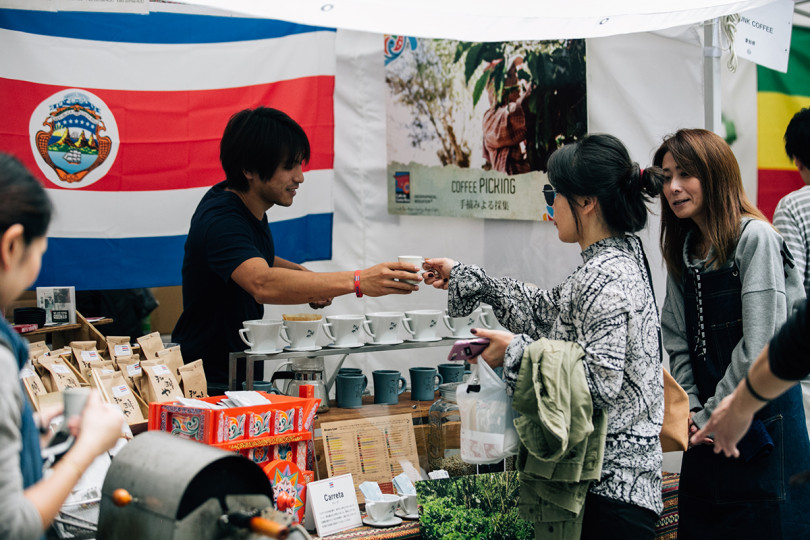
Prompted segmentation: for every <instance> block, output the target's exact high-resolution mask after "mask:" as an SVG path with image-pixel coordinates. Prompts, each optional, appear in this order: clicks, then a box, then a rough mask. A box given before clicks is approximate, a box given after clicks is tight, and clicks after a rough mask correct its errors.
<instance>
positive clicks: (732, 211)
mask: <svg viewBox="0 0 810 540" xmlns="http://www.w3.org/2000/svg"><path fill="white" fill-rule="evenodd" d="M653 162H654V164H655V165H657V166H660V167H661V168H662V169H663V170H664V173H665V174H666V176H667V180H666V182H665V183H664V189H663V197H662V200H661V203H662V215H661V249H662V251H663V254H664V260H665V261H666V264H667V269H668V271H669V277H668V280H667V294H666V299H665V301H664V307H663V312H662V315H661V328H662V332H663V340H664V347H665V348H666V349H667V352H668V353H669V359H670V366H671V371H672V375H673V376H674V377H675V379H676V380H677V381H678V382H679V383H680V384H681V386H683V388H684V389H685V390H686V392H687V393H688V394H689V403H690V409H691V410H692V413H691V419H690V423H689V430H690V435H692V434H694V433H695V432H696V431H697V430H698V428H700V427H701V426H703V425H704V424H705V423H706V422H707V421H708V420H709V417H710V416H711V413H712V411H713V410H714V408H715V407H716V406H717V404H718V403H719V402H720V400H722V399H723V398H724V397H725V396H727V395H728V394H730V393H731V392H732V391H733V390H734V388H735V387H736V386H737V384H738V383H739V382H740V381H742V380H743V379H744V377H745V374H746V372H747V371H748V368H749V367H750V366H751V364H752V363H753V361H754V360H755V358H756V356H757V354H759V352H760V351H761V350H762V348H763V347H764V346H765V345H766V344H767V343H768V340H769V339H770V338H771V337H772V336H773V335H774V333H775V332H776V330H777V329H778V328H779V327H780V326H781V325H782V324H783V323H784V322H785V320H786V319H787V317H788V315H789V314H790V313H791V312H792V310H793V308H794V307H796V306H795V305H794V304H796V303H797V302H800V301H802V300H803V299H804V290H803V288H802V282H801V276H799V275H798V272H796V270H795V268H794V266H793V262H792V258H791V257H790V253H789V252H788V250H787V247H786V246H785V243H784V241H783V240H782V237H781V236H780V235H779V233H778V232H777V231H776V230H775V229H774V228H773V227H772V226H771V225H770V224H769V223H768V222H767V220H766V219H765V217H764V216H763V215H762V213H761V212H760V211H759V210H757V209H756V208H755V207H754V206H753V205H752V204H751V202H750V201H749V200H748V198H747V197H746V195H745V192H744V190H743V185H742V177H741V175H740V169H739V166H738V165H737V160H736V158H735V157H734V154H733V153H732V151H731V148H730V147H729V146H728V145H727V144H726V143H725V141H724V140H723V139H722V138H720V137H719V136H718V135H716V134H714V133H712V132H710V131H706V130H703V129H682V130H680V131H678V132H677V133H675V134H674V135H672V136H669V137H667V138H666V139H665V140H664V142H663V144H662V145H661V146H660V148H658V150H657V151H656V153H655V157H654V160H653ZM711 443H712V441H711V439H703V440H702V441H701V444H698V445H695V446H692V447H691V448H690V449H689V450H687V451H686V452H685V453H684V457H683V462H682V464H681V480H680V486H679V494H678V507H679V508H678V510H679V525H678V538H680V539H681V540H684V539H687V540H688V539H690V538H712V537H722V538H809V537H810V512H808V511H807V510H808V509H810V489H808V488H807V487H804V486H792V485H789V483H788V479H789V478H790V476H791V475H792V474H794V473H796V472H799V471H802V470H805V469H807V468H810V441H808V436H807V429H806V428H805V422H804V409H803V406H802V396H801V390H800V389H799V388H794V389H793V390H791V391H789V392H787V393H786V394H784V395H783V396H782V397H780V398H779V399H776V400H774V401H772V402H771V403H770V404H768V405H767V406H766V407H764V408H763V409H762V410H761V411H759V412H758V413H757V415H756V418H755V421H754V422H753V424H752V426H751V428H750V429H749V431H748V433H747V434H746V436H745V437H744V438H743V440H742V441H741V443H740V445H739V447H740V450H741V457H740V458H738V459H730V458H727V457H724V456H722V455H719V454H716V453H715V452H714V449H713V448H712V445H711Z"/></svg>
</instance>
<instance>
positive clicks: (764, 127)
mask: <svg viewBox="0 0 810 540" xmlns="http://www.w3.org/2000/svg"><path fill="white" fill-rule="evenodd" d="M804 107H810V28H804V27H800V26H794V27H793V35H792V37H791V42H790V60H789V61H788V70H787V73H779V72H778V71H773V70H771V69H768V68H765V67H762V66H759V67H758V68H757V125H758V126H759V127H758V133H757V137H758V142H757V147H758V152H759V154H758V160H757V163H758V165H757V169H758V172H759V175H758V196H757V206H758V207H759V209H760V210H762V212H763V213H764V214H765V215H766V216H768V218H769V219H772V218H773V212H774V210H775V209H776V205H777V203H778V202H779V200H780V199H781V198H782V197H784V196H785V195H787V194H788V193H790V192H791V191H794V190H796V189H799V188H800V187H802V186H803V185H804V182H802V179H801V177H800V176H799V173H798V171H796V167H795V166H794V165H793V163H792V162H791V160H790V158H788V156H787V155H786V154H785V141H784V135H785V129H786V128H787V125H788V122H790V119H791V118H792V117H793V115H794V114H796V113H797V112H798V111H799V110H800V109H802V108H804Z"/></svg>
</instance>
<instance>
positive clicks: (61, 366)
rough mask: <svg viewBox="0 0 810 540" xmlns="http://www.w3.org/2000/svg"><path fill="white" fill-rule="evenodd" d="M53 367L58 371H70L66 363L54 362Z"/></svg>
mask: <svg viewBox="0 0 810 540" xmlns="http://www.w3.org/2000/svg"><path fill="white" fill-rule="evenodd" d="M51 369H52V370H53V371H54V372H56V373H70V368H69V367H67V366H66V365H65V364H53V365H52V366H51Z"/></svg>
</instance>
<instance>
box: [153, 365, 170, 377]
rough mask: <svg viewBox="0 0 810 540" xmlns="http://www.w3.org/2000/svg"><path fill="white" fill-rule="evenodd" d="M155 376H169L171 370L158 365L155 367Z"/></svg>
mask: <svg viewBox="0 0 810 540" xmlns="http://www.w3.org/2000/svg"><path fill="white" fill-rule="evenodd" d="M154 371H155V375H168V374H169V368H168V367H167V366H164V365H163V364H158V365H156V366H154Z"/></svg>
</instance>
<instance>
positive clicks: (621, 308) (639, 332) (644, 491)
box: [448, 235, 664, 513]
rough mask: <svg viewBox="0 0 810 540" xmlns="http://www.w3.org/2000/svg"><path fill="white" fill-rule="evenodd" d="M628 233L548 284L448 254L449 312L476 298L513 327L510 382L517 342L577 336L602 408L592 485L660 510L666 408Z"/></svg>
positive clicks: (650, 305)
mask: <svg viewBox="0 0 810 540" xmlns="http://www.w3.org/2000/svg"><path fill="white" fill-rule="evenodd" d="M642 253H643V252H642V247H641V241H640V240H639V238H638V237H636V236H629V235H628V236H625V237H612V238H606V239H604V240H600V241H599V242H596V243H594V244H592V245H591V246H589V247H588V248H587V249H586V250H585V251H583V252H582V259H583V261H584V262H583V264H582V265H581V266H579V267H578V268H577V269H576V270H575V271H574V273H573V274H571V275H570V276H568V278H566V280H565V281H563V282H562V283H561V284H560V285H558V286H556V287H554V288H553V289H551V290H542V289H539V288H537V287H535V286H533V285H528V284H526V283H523V282H520V281H518V280H515V279H512V278H492V277H489V276H487V274H486V273H485V272H484V271H483V269H481V268H479V267H477V266H472V265H469V266H467V265H463V264H460V263H458V264H456V265H455V266H454V267H453V269H452V271H451V273H450V284H449V289H448V292H449V296H448V312H449V314H450V316H453V317H459V316H463V315H466V314H468V313H470V312H471V311H472V310H473V309H475V308H476V307H477V306H478V304H479V303H480V302H483V303H486V304H489V305H491V306H492V308H493V311H494V313H495V315H496V317H497V318H498V320H499V321H500V323H501V324H502V325H503V326H504V327H505V328H507V329H509V331H511V332H513V333H515V334H517V335H516V336H515V338H514V339H513V340H512V342H511V344H510V345H509V347H508V348H507V350H506V355H505V358H504V378H505V379H506V382H507V384H508V386H509V388H510V391H513V389H514V383H515V381H516V379H517V373H518V371H519V370H520V362H521V360H522V358H523V349H524V348H525V347H526V346H527V345H528V344H529V343H531V342H532V341H533V340H535V339H539V338H541V337H546V338H549V339H559V340H564V341H572V342H576V343H578V344H579V345H580V346H581V347H582V348H583V350H584V351H585V357H584V359H583V361H584V366H585V375H586V378H587V381H588V387H589V389H590V391H591V398H592V400H593V404H594V407H599V408H602V409H607V413H608V430H607V438H606V442H605V457H604V462H603V464H602V479H601V481H600V482H597V483H594V484H593V485H592V486H591V489H590V490H591V492H593V493H595V494H597V495H602V496H604V497H609V498H611V499H615V500H619V501H623V502H626V503H630V504H634V505H637V506H641V507H644V508H647V509H650V510H652V511H654V512H656V513H660V512H661V510H662V509H663V505H662V502H661V465H662V453H661V445H660V442H659V440H658V435H659V433H660V431H661V423H662V421H663V418H664V390H663V378H662V371H661V356H660V352H659V342H658V332H659V328H660V321H659V317H658V310H657V309H656V307H655V300H654V297H653V293H652V291H651V290H650V287H649V285H648V278H647V272H646V270H645V265H644V262H643V255H642Z"/></svg>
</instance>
